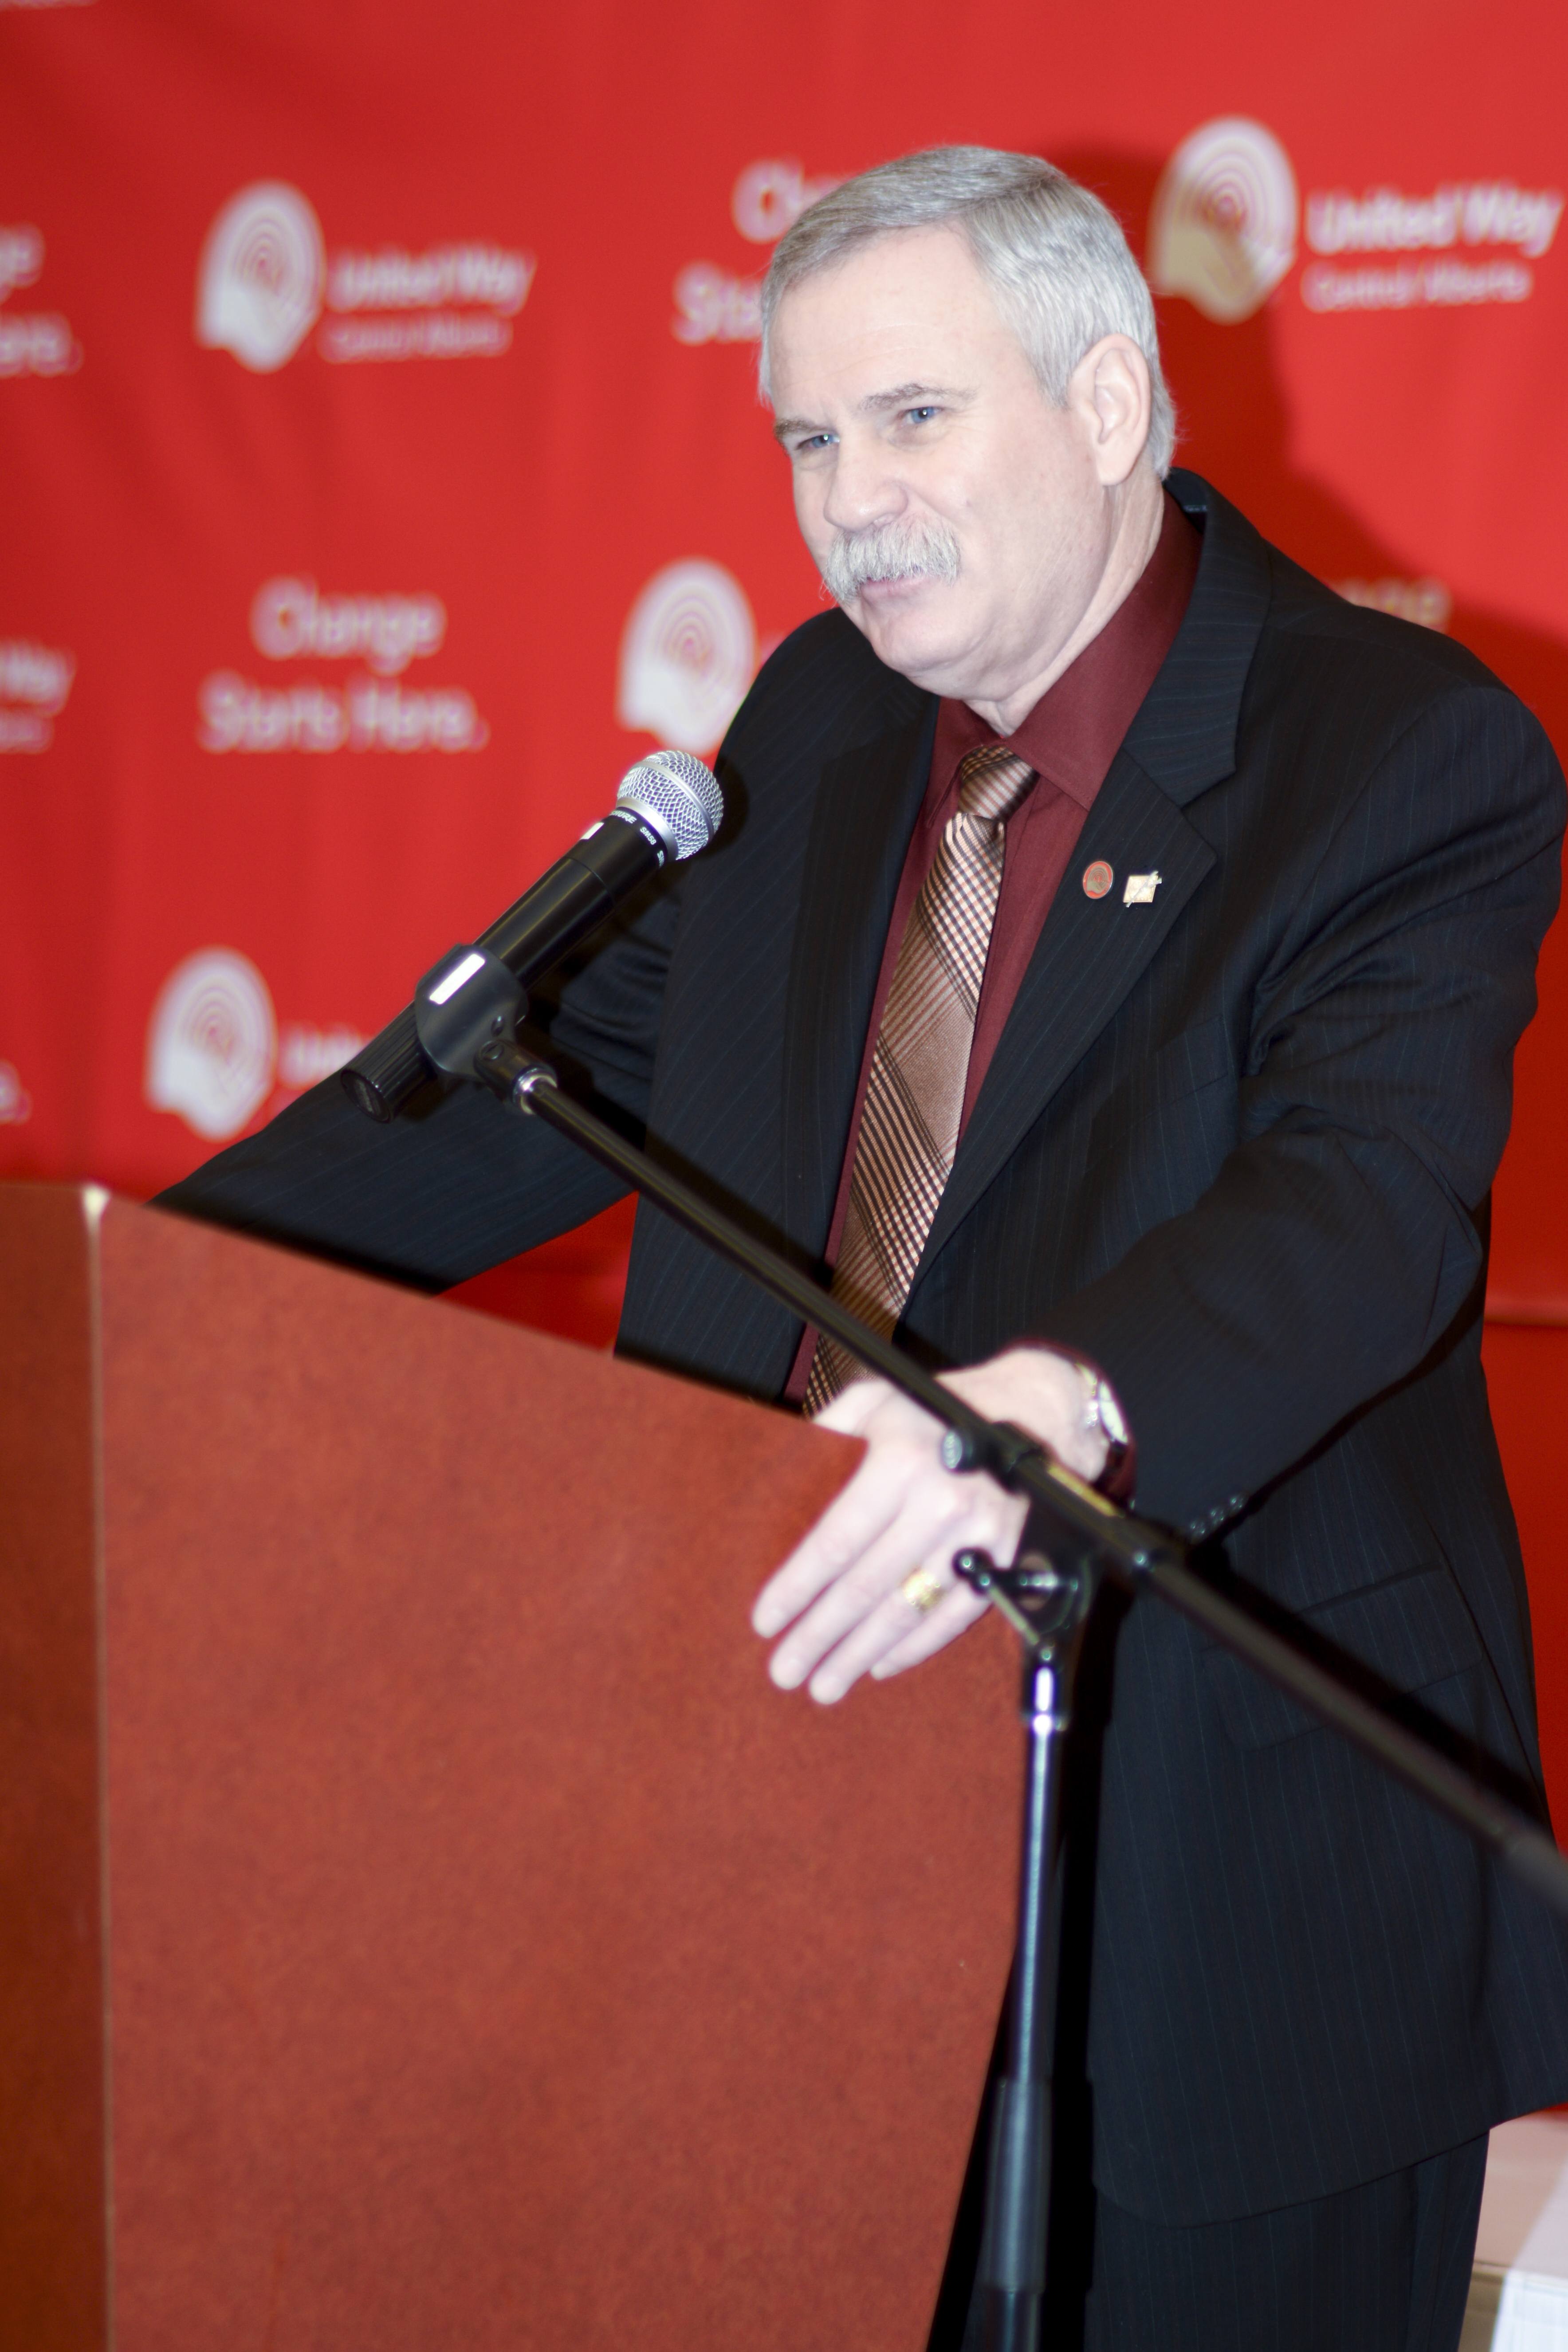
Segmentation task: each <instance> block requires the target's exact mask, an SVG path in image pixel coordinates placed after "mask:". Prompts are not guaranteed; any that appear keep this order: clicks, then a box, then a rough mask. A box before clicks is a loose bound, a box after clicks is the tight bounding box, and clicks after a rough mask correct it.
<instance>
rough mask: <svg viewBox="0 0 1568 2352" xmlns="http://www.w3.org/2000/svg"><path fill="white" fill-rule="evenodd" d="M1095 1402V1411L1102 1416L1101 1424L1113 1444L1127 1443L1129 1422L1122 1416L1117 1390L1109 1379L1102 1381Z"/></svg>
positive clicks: (1096, 1392)
mask: <svg viewBox="0 0 1568 2352" xmlns="http://www.w3.org/2000/svg"><path fill="white" fill-rule="evenodd" d="M1094 1402H1095V1411H1096V1412H1097V1413H1098V1414H1099V1416H1100V1427H1101V1429H1103V1430H1104V1432H1105V1433H1106V1435H1107V1437H1109V1438H1110V1443H1111V1444H1112V1445H1125V1444H1126V1443H1127V1423H1125V1422H1124V1421H1123V1420H1122V1418H1121V1406H1120V1405H1119V1404H1118V1403H1117V1402H1116V1393H1115V1391H1114V1390H1113V1389H1112V1388H1111V1386H1110V1381H1100V1385H1099V1387H1098V1389H1097V1390H1096V1391H1095V1399H1094Z"/></svg>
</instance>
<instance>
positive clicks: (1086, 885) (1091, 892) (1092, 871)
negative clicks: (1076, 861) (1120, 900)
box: [1083, 857, 1116, 898]
mask: <svg viewBox="0 0 1568 2352" xmlns="http://www.w3.org/2000/svg"><path fill="white" fill-rule="evenodd" d="M1115 879H1116V877H1115V875H1114V874H1113V873H1112V872H1111V870H1110V866H1108V865H1107V864H1106V862H1105V860H1104V858H1103V857H1097V858H1096V859H1095V861H1094V863H1093V865H1092V866H1085V867H1084V869H1083V895H1084V897H1085V898H1104V896H1105V894H1106V892H1107V891H1108V890H1109V889H1110V886H1111V884H1112V883H1113V882H1114V881H1115Z"/></svg>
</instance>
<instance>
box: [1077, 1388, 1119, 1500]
mask: <svg viewBox="0 0 1568 2352" xmlns="http://www.w3.org/2000/svg"><path fill="white" fill-rule="evenodd" d="M1072 1368H1073V1370H1074V1371H1075V1372H1076V1373H1077V1374H1078V1377H1079V1385H1080V1386H1081V1388H1082V1390H1083V1425H1084V1427H1085V1429H1098V1430H1099V1432H1100V1435H1101V1437H1103V1438H1104V1440H1105V1460H1104V1462H1103V1463H1102V1464H1101V1465H1100V1475H1099V1476H1098V1477H1097V1478H1096V1480H1095V1482H1094V1483H1095V1485H1096V1486H1098V1487H1099V1488H1100V1492H1101V1493H1102V1494H1104V1493H1109V1492H1110V1489H1111V1487H1113V1486H1115V1484H1116V1481H1117V1479H1118V1477H1119V1476H1120V1475H1121V1465H1122V1464H1123V1463H1124V1462H1125V1461H1126V1459H1127V1456H1128V1453H1129V1451H1130V1450H1131V1444H1132V1440H1131V1433H1130V1432H1129V1430H1128V1427H1127V1423H1126V1421H1125V1419H1124V1417H1123V1415H1122V1411H1121V1405H1120V1404H1119V1403H1118V1402H1117V1400H1116V1391H1115V1390H1114V1389H1113V1388H1112V1387H1111V1385H1110V1381H1108V1380H1107V1379H1106V1377H1105V1374H1104V1373H1103V1372H1102V1371H1101V1370H1100V1368H1099V1366H1098V1365H1097V1364H1086V1363H1085V1362H1084V1360H1083V1359H1082V1357H1081V1356H1075V1357H1074V1358H1073V1359H1072Z"/></svg>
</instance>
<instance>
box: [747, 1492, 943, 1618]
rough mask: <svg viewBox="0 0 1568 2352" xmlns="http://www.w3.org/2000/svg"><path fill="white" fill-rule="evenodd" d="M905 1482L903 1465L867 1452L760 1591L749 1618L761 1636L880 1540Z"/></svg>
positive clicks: (896, 1508) (903, 1496) (897, 1511)
mask: <svg viewBox="0 0 1568 2352" xmlns="http://www.w3.org/2000/svg"><path fill="white" fill-rule="evenodd" d="M908 1487H909V1477H908V1472H907V1469H906V1468H905V1466H904V1465H903V1464H902V1463H901V1462H900V1461H896V1460H892V1459H890V1458H889V1456H888V1455H887V1454H868V1456H867V1458H866V1460H865V1461H864V1462H863V1463H862V1464H861V1465H860V1467H859V1468H858V1470H857V1471H856V1473H855V1475H854V1476H853V1477H852V1478H851V1479H850V1481H849V1484H848V1485H847V1486H846V1487H845V1489H844V1491H843V1493H842V1494H840V1495H837V1496H835V1498H834V1500H833V1501H832V1502H831V1503H829V1505H828V1507H827V1508H826V1511H824V1513H823V1515H822V1517H821V1518H819V1519H818V1520H817V1522H816V1526H815V1527H814V1528H812V1529H811V1532H810V1533H809V1534H808V1535H806V1536H805V1537H804V1538H802V1540H801V1541H800V1542H799V1543H798V1544H797V1545H796V1546H795V1549H794V1551H792V1552H791V1554H790V1556H789V1558H788V1559H786V1560H785V1561H784V1565H783V1567H782V1568H779V1569H775V1570H774V1571H773V1575H772V1576H771V1577H770V1578H769V1579H768V1580H767V1582H766V1584H764V1585H763V1589H762V1591H761V1592H759V1593H758V1595H757V1599H756V1604H755V1606H754V1607H753V1609H752V1625H753V1626H754V1627H755V1629H756V1631H757V1632H758V1633H761V1634H763V1636H764V1637H765V1636H767V1635H768V1634H770V1633H780V1632H782V1631H783V1629H784V1626H786V1625H787V1624H788V1623H789V1622H790V1621H791V1619H792V1618H795V1617H798V1616H799V1614H800V1612H801V1611H802V1610H803V1609H805V1608H806V1607H808V1606H809V1604H810V1603H811V1602H812V1601H815V1600H816V1596H817V1594H818V1593H819V1592H820V1591H822V1590H823V1588H824V1586H825V1585H827V1584H830V1583H831V1582H832V1581H833V1579H834V1578H835V1577H836V1576H841V1575H842V1574H843V1573H844V1571H845V1570H846V1569H847V1568H850V1567H852V1566H853V1565H854V1563H855V1562H856V1561H857V1560H858V1559H860V1558H861V1557H862V1556H863V1555H864V1554H865V1553H866V1552H868V1550H869V1549H871V1547H872V1546H873V1545H874V1544H876V1543H877V1542H879V1540H880V1538H882V1537H883V1536H884V1535H885V1534H886V1533H887V1531H888V1529H889V1528H890V1527H891V1526H892V1525H893V1523H894V1521H895V1520H896V1519H897V1518H898V1517H899V1514H900V1510H901V1509H902V1508H903V1507H904V1504H905V1500H906V1496H907V1493H908Z"/></svg>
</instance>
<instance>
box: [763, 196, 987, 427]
mask: <svg viewBox="0 0 1568 2352" xmlns="http://www.w3.org/2000/svg"><path fill="white" fill-rule="evenodd" d="M1012 341H1014V338H1013V337H1012V336H1011V334H1010V333H1009V332H1008V331H1007V330H1006V328H1005V325H1004V322H1003V320H1002V319H1001V317H1000V315H999V313H998V311H997V310H996V307H995V303H994V299H993V297H992V294H991V290H990V289H989V287H988V286H987V284H986V282H985V280H984V278H983V277H982V275H981V273H980V271H979V269H978V268H977V267H976V265H975V262H974V259H973V255H972V254H971V253H970V251H969V248H968V246H967V245H966V244H965V243H964V241H963V238H962V237H960V236H957V235H956V234H955V233H954V232H953V231H952V230H950V229H937V230H919V231H909V232H907V233H901V234H900V235H899V236H888V237H879V238H878V239H877V241H876V242H875V243H874V244H871V245H868V246H866V247H861V248H859V249H858V250H857V251H855V252H853V253H851V254H848V255H847V256H845V257H844V258H843V259H842V260H839V261H836V262H834V263H831V264H829V265H828V266H827V267H826V268H823V269H821V270H814V271H813V272H812V274H811V275H810V276H809V277H808V278H802V279H801V280H800V281H799V282H798V283H797V284H795V286H792V287H791V288H790V289H789V290H788V292H787V293H786V294H785V295H784V298H783V299H782V300H781V301H780V303H779V307H778V310H777V311H776V312H775V314H774V317H773V325H772V328H771V331H770V333H769V337H768V343H769V375H770V378H771V381H772V385H773V393H774V396H775V400H776V403H777V405H778V407H779V409H780V410H781V412H783V411H788V412H790V415H791V416H792V417H794V416H795V415H798V413H799V412H800V411H801V410H803V409H804V408H807V407H809V408H812V409H816V407H817V406H818V405H819V404H823V403H824V402H826V401H827V400H829V399H831V400H832V402H833V403H834V404H835V405H836V406H837V408H839V409H840V411H841V412H842V411H846V410H847V409H849V408H853V409H854V410H855V411H856V412H857V413H862V414H870V413H873V412H874V410H875V409H876V408H877V407H879V406H880V407H884V408H886V407H895V406H898V405H900V404H905V403H907V402H910V401H913V400H914V399H916V398H919V397H926V398H930V397H931V396H933V395H934V394H936V393H938V392H941V393H943V394H949V393H953V394H956V393H957V392H959V391H960V390H961V389H967V390H968V391H969V392H970V394H971V396H973V386H974V384H975V383H976V381H977V380H978V378H979V376H980V375H981V374H983V373H984V370H985V352H986V347H987V346H995V347H998V348H999V347H1000V346H1002V345H1003V344H1010V343H1011V342H1012Z"/></svg>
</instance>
